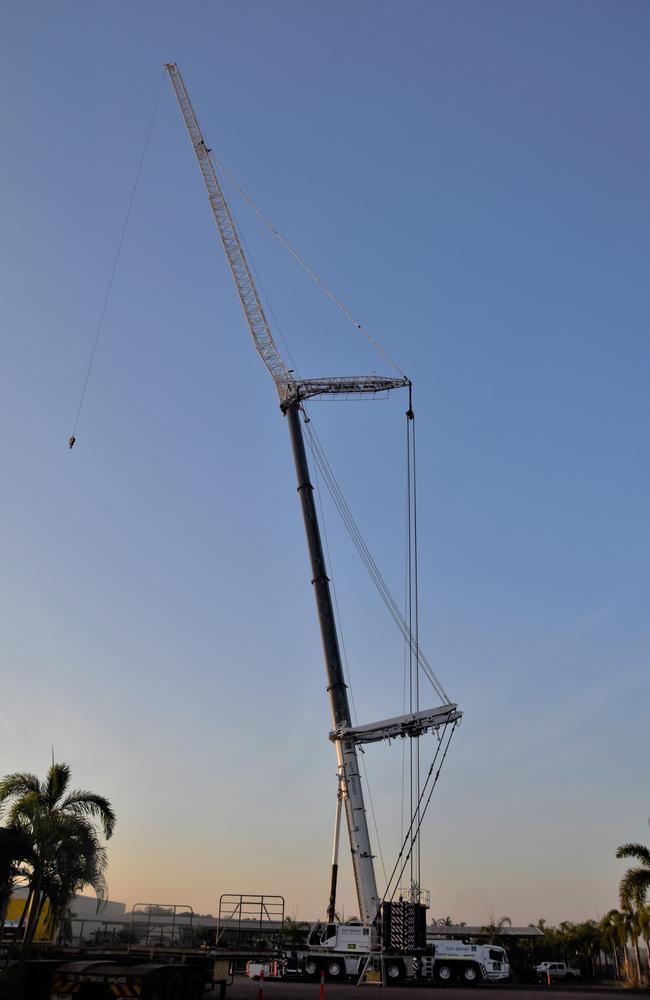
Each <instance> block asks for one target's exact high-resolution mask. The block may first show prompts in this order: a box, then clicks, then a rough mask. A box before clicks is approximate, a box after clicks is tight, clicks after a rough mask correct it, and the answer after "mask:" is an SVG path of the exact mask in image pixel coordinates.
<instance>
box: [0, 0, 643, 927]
mask: <svg viewBox="0 0 650 1000" xmlns="http://www.w3.org/2000/svg"><path fill="white" fill-rule="evenodd" d="M649 29H650V14H649V12H648V7H647V5H646V4H645V3H640V2H635V0H628V2H626V3H625V4H624V5H621V4H619V3H616V2H591V3H586V2H573V3H559V2H547V3H541V2H538V3H534V2H531V3H526V4H521V3H518V2H517V3H515V2H497V0H495V2H492V3H483V2H469V0H458V2H455V3H451V2H447V3H440V2H427V3H420V2H409V3H407V4H397V3H390V2H383V0H382V2H375V3H367V2H356V3H354V4H343V3H338V2H335V3H329V4H322V3H309V4H305V3H297V2H291V3H289V2H273V3H247V2H243V3H237V4H235V3H230V2H228V3H225V2H210V3H208V2H204V3H197V2H193V3H190V4H187V5H185V6H184V9H183V10H182V11H181V10H180V9H179V8H178V6H177V5H173V4H169V3H156V4H154V3H148V2H141V3H139V4H137V5H129V9H127V7H126V6H125V7H123V8H119V7H116V6H115V5H113V4H106V3H96V4H93V5H90V6H89V5H81V4H77V3H65V2H64V3H59V4H57V5H56V9H54V8H53V7H52V5H51V4H45V3H32V4H30V5H25V4H12V3H6V4H5V5H4V6H3V10H2V32H0V51H1V54H2V67H3V74H4V80H3V87H2V122H3V135H4V138H5V142H4V155H3V156H2V158H1V159H0V181H1V183H0V213H1V216H0V217H1V218H2V228H1V234H0V318H1V330H2V365H1V366H0V371H1V374H0V380H1V381H0V390H1V391H0V410H1V415H2V426H3V427H4V435H3V459H4V469H5V476H4V487H3V490H2V493H1V494H0V511H1V519H0V526H1V531H2V552H3V573H2V575H1V577H0V587H1V588H2V591H1V595H0V596H1V600H0V607H1V608H2V611H1V614H2V627H1V628H0V657H1V662H2V671H3V674H2V676H3V683H2V697H1V699H0V763H1V768H0V769H1V771H2V773H6V772H8V771H11V770H15V769H32V770H36V771H39V772H42V771H44V769H45V768H46V766H47V763H48V760H49V758H50V754H51V745H52V744H54V748H55V753H56V755H57V757H59V758H61V759H64V760H67V761H68V762H69V763H70V764H71V766H72V768H73V773H74V775H75V777H76V781H77V782H78V783H79V784H80V785H82V786H91V787H94V788H96V789H98V790H100V791H102V792H104V793H105V794H107V795H108V796H109V797H110V798H111V800H112V801H113V803H114V805H115V807H116V810H117V812H118V816H119V823H118V830H117V833H116V835H115V838H114V841H113V845H114V846H113V848H112V851H111V869H110V885H111V893H112V895H113V896H114V897H115V898H118V899H124V900H126V901H128V902H129V903H133V902H141V901H145V902H146V901H152V900H156V901H162V902H171V901H177V902H183V903H187V902H189V903H191V904H192V905H194V906H195V908H196V909H200V910H203V911H206V910H214V909H215V907H216V905H217V899H218V896H219V894H220V893H221V892H237V891H249V892H254V891H257V890H259V891H265V892H279V893H283V894H284V895H285V896H286V898H287V907H288V911H289V912H291V913H297V914H298V916H300V917H303V918H308V917H311V916H316V915H318V914H320V913H322V911H323V910H324V907H325V904H326V896H327V889H328V870H327V869H328V864H329V853H330V840H331V827H332V821H333V807H334V794H335V773H334V772H335V765H334V756H333V750H332V748H331V746H330V744H329V743H328V741H327V738H326V734H327V731H328V729H329V714H328V706H327V700H326V694H325V691H324V675H323V668H322V663H321V658H320V647H319V639H318V631H317V626H316V620H315V613H314V608H313V599H312V595H311V592H310V591H311V588H310V586H309V572H308V566H307V557H306V551H305V543H304V538H303V530H302V524H301V521H300V512H299V507H298V502H297V498H296V495H295V488H294V482H293V470H292V467H291V459H290V451H289V442H288V436H287V432H286V427H285V426H284V422H283V419H282V417H281V415H280V413H279V411H278V409H277V405H276V399H275V396H274V391H273V387H272V385H271V383H270V380H269V378H268V376H267V374H266V372H265V371H264V369H263V367H262V365H261V364H260V362H259V360H258V358H257V356H256V355H255V352H254V350H253V348H252V345H251V343H250V339H249V337H248V333H247V330H246V327H245V323H244V320H243V317H242V316H241V315H240V310H239V305H238V301H237V298H236V295H235V292H234V288H233V287H232V279H231V277H230V275H229V272H228V270H227V266H226V262H225V257H224V255H223V251H222V248H221V246H220V243H219V240H218V234H217V232H216V229H215V226H214V223H213V221H212V218H211V213H210V210H209V206H208V203H207V199H206V195H205V192H204V189H203V187H202V182H201V179H200V175H199V173H198V170H197V166H196V163H195V162H194V159H193V154H192V150H191V147H190V145H189V142H188V139H187V135H186V133H185V131H184V126H183V123H182V120H181V117H180V113H179V111H178V108H177V107H176V104H175V101H174V99H173V95H172V92H171V88H170V87H169V85H168V83H167V81H165V85H164V87H163V91H162V95H161V100H160V105H159V109H158V114H157V116H156V121H155V124H154V128H153V131H152V136H151V142H150V145H149V149H148V153H147V157H146V160H145V164H144V168H143V171H142V176H141V179H140V185H139V188H138V191H137V194H136V198H135V203H134V208H133V212H132V215H131V219H130V224H129V229H128V233H127V237H126V240H125V243H124V248H123V251H122V254H121V257H120V260H119V264H118V269H117V273H116V278H115V282H114V286H113V292H112V296H111V299H110V303H109V306H108V310H107V314H106V320H105V323H104V328H103V331H102V335H101V338H100V341H99V347H98V351H97V355H96V359H95V365H94V368H93V372H92V377H91V380H90V384H89V388H88V393H87V397H86V401H85V404H84V409H83V411H82V415H81V420H80V422H79V427H78V432H77V438H78V442H77V445H76V447H75V449H74V450H73V451H72V452H69V451H68V449H67V438H68V436H69V434H70V433H71V430H72V423H73V420H74V415H75V412H76V408H77V404H78V400H79V393H80V391H81V386H82V382H83V377H84V373H85V369H86V365H87V363H88V356H89V352H90V349H91V346H92V341H93V337H94V334H95V330H96V327H97V320H98V316H99V313H100V310H101V305H102V302H103V298H104V294H105V291H106V285H107V282H108V278H109V274H110V271H111V267H112V263H113V257H114V254H115V250H116V247H117V243H118V240H119V236H120V231H121V228H122V224H123V221H124V216H125V212H126V208H127V204H128V200H129V196H130V193H131V189H132V185H133V180H134V177H135V172H136V168H137V164H138V161H139V157H140V154H141V150H142V145H143V142H144V137H145V133H146V129H147V125H148V122H149V120H150V117H151V113H152V109H153V106H154V102H155V98H156V94H157V92H158V87H159V84H160V80H161V74H162V64H163V63H164V62H165V61H176V62H177V63H178V64H179V66H180V68H181V70H182V72H183V74H184V76H185V80H186V83H187V86H188V89H189V91H190V94H191V97H192V100H193V102H194V105H195V108H196V110H197V113H198V115H199V117H200V120H201V123H202V126H203V129H204V132H205V134H206V136H207V138H208V140H209V142H210V144H211V145H212V147H213V149H214V150H215V152H216V153H217V155H218V156H219V158H220V159H221V160H222V161H223V162H224V163H225V164H226V165H227V166H228V168H229V169H230V170H231V171H232V172H233V174H234V175H235V176H236V177H237V179H238V181H239V182H240V184H241V185H242V186H243V187H244V189H245V190H247V191H248V192H249V193H250V195H251V196H252V197H253V198H254V199H255V200H256V202H257V203H258V204H259V205H260V206H261V207H262V209H263V210H264V211H265V212H266V214H267V215H268V216H269V218H270V219H271V220H272V221H273V222H274V223H275V224H276V225H277V226H278V228H279V229H280V230H281V231H282V232H283V233H284V234H285V235H286V236H287V238H288V239H289V240H290V241H291V242H292V243H293V244H294V245H295V246H296V247H297V248H299V250H300V251H301V253H302V254H303V255H304V256H305V258H306V259H307V261H308V262H309V263H310V265H311V266H312V267H313V268H314V269H315V270H316V271H317V272H318V273H319V274H321V275H322V276H323V278H324V279H325V280H326V281H327V282H328V284H329V285H330V286H331V287H332V288H333V289H335V291H336V292H337V294H338V295H339V296H340V297H341V298H342V299H343V301H344V302H346V303H347V304H349V306H350V307H351V308H352V311H353V312H354V313H355V315H358V317H359V318H360V319H361V320H362V322H363V323H364V324H365V325H366V326H367V328H368V329H369V330H370V331H371V332H372V334H373V336H375V337H376V338H377V339H378V340H379V341H380V342H381V343H382V344H383V345H384V347H385V348H386V350H387V351H388V352H389V354H391V355H392V356H393V357H394V358H395V359H396V360H397V362H398V364H399V365H400V367H401V368H402V369H403V370H404V371H406V372H407V373H408V374H409V375H410V376H411V377H412V378H413V380H414V385H415V408H416V412H417V427H418V484H419V503H420V569H421V608H422V623H421V636H422V640H423V645H424V647H425V649H426V650H427V652H428V655H429V658H430V659H431V660H432V662H433V663H434V664H435V666H436V668H437V670H438V672H439V674H440V676H441V678H442V680H443V683H444V684H445V686H446V688H447V689H448V690H449V692H450V693H451V695H452V696H453V697H454V698H456V699H457V700H458V702H459V704H460V705H461V707H462V708H463V709H464V712H465V718H464V722H463V725H462V727H461V729H460V731H459V733H458V734H457V737H456V739H455V744H454V746H453V751H452V752H450V755H449V758H448V761H447V764H446V766H445V772H444V775H443V778H442V779H441V782H440V786H439V788H438V790H437V793H436V796H435V798H434V803H433V806H432V810H431V814H430V816H429V817H428V818H427V823H426V829H425V835H424V848H423V852H424V864H423V881H424V883H425V885H426V886H428V887H429V888H430V889H431V890H432V898H433V904H432V909H433V913H434V914H435V915H446V914H451V915H452V916H453V917H454V918H455V919H459V920H461V919H464V920H467V921H468V922H481V921H483V920H486V919H487V916H488V912H489V911H490V910H492V911H494V912H495V913H497V914H498V915H500V914H501V913H507V914H509V915H510V916H511V917H512V918H513V920H515V921H517V922H528V921H530V920H536V919H537V918H539V917H541V916H544V917H547V918H548V919H549V920H551V921H553V920H558V921H559V920H561V919H579V918H584V917H586V916H594V915H595V913H596V912H600V913H602V912H603V911H605V910H607V909H608V908H610V907H611V906H612V905H615V903H616V885H617V881H618V878H619V877H620V873H621V870H622V869H621V865H620V863H618V862H616V861H615V860H614V858H613V854H614V851H615V848H616V846H617V845H618V844H619V843H621V842H623V841H626V840H642V841H643V840H646V841H647V838H648V836H649V834H648V828H647V824H646V814H647V813H648V812H650V802H649V800H648V789H647V712H648V693H649V682H648V646H649V643H648V640H649V633H650V629H649V626H648V614H647V608H648V596H649V591H650V586H649V585H650V572H649V569H648V567H649V566H650V559H649V556H650V552H649V548H650V546H649V542H648V510H649V509H650V503H649V501H650V496H649V494H650V477H649V475H648V463H647V456H648V443H649V442H648V416H649V413H648V410H649V404H648V391H647V387H648V377H649V374H650V350H649V348H648V340H647V330H648V320H649V318H650V317H649V313H650V308H649V299H648V292H647V287H648V259H649V255H648V251H649V245H648V244H649V239H648V233H649V232H650V225H649V224H650V212H649V205H648V185H647V178H648V176H649V169H650V162H649V161H650V142H649V140H648V111H647V109H648V99H649V97H650V94H649V90H650V70H649V68H648V63H647V38H648V30H649ZM228 193H229V197H230V198H231V202H232V205H233V208H234V210H235V212H236V215H237V219H238V220H239V222H240V225H241V228H242V232H243V234H244V237H245V239H246V244H247V246H248V248H249V250H250V253H251V257H252V259H253V261H254V264H255V266H256V268H257V271H258V273H259V276H260V279H261V282H262V284H263V286H264V289H265V291H266V292H267V293H268V296H269V299H270V301H271V304H272V307H273V312H274V314H275V315H276V317H277V319H278V321H279V323H280V327H281V330H282V334H283V336H284V339H285V340H286V343H287V344H288V346H289V348H290V350H291V353H292V356H293V357H294V358H295V362H296V366H297V367H298V369H299V370H300V371H301V372H304V373H307V374H313V375H321V374H352V373H354V374H356V373H364V372H370V371H378V372H382V373H386V374H387V373H389V372H388V370H387V369H386V366H385V363H384V361H383V360H382V358H381V357H380V356H379V355H378V354H376V353H375V352H374V351H372V349H370V347H369V346H368V344H367V342H366V341H365V340H364V339H363V338H362V337H360V336H359V335H358V333H355V331H354V328H353V327H352V326H351V325H350V324H349V323H348V322H347V321H346V320H345V318H344V317H342V316H341V315H340V313H338V312H337V310H336V309H334V308H333V306H332V305H331V303H330V302H328V300H326V299H325V298H324V297H323V296H322V294H321V293H320V292H319V291H318V290H317V289H316V288H315V287H314V286H313V285H312V284H311V283H310V282H309V281H308V279H307V278H306V277H305V276H304V275H303V274H302V273H301V272H300V271H299V270H298V269H297V268H296V266H295V263H294V262H293V261H292V260H291V259H290V258H289V257H288V256H287V255H286V253H285V252H284V251H282V249H281V248H280V247H279V245H278V244H277V243H276V242H275V241H274V240H273V238H272V237H271V236H270V235H269V234H268V232H266V231H265V230H264V229H263V228H262V227H261V226H260V224H259V222H258V221H257V220H256V218H255V216H254V215H253V214H252V213H251V211H250V209H249V208H247V207H246V205H245V204H244V203H243V202H242V201H241V199H240V198H239V197H238V196H237V195H236V193H235V192H232V191H231V190H230V189H228ZM404 409H405V400H404V399H403V398H400V397H399V396H398V395H394V396H393V397H391V398H390V399H389V400H388V401H387V402H382V403H379V402H377V403H372V404H371V403H343V402H341V403H336V404H331V405H330V404H325V403H314V405H313V406H312V407H311V413H312V417H313V420H314V426H315V427H316V428H317V430H318V433H319V436H320V438H321V440H322V442H323V444H324V446H325V448H326V451H327V454H328V457H329V459H330V462H331V463H332V465H333V467H334V469H335V471H336V474H337V477H338V479H339V482H340V484H341V486H342V488H343V490H344V493H345V495H346V497H347V499H348V502H349V504H350V506H351V507H352V509H353V511H354V513H355V514H356V516H357V519H358V521H359V523H360V525H361V527H362V530H363V531H364V535H365V537H366V540H367V542H368V544H369V546H370V548H371V550H372V551H373V553H374V555H375V557H376V559H377V562H378V563H379V564H380V566H381V567H382V569H383V571H384V573H385V576H386V578H387V580H388V581H389V583H390V585H391V587H392V588H393V591H394V593H395V594H396V596H397V597H398V598H400V595H401V594H402V593H403V586H404V581H403V570H404V415H403V411H404ZM324 504H325V515H326V516H325V521H326V529H327V537H328V541H329V544H330V549H331V554H332V562H333V567H332V571H333V576H334V579H335V583H336V588H337V595H338V599H339V602H340V606H341V615H342V620H343V632H344V639H345V646H346V651H347V654H348V659H349V664H350V674H351V678H352V683H353V690H354V696H355V702H356V706H357V710H358V713H359V717H360V718H361V719H362V720H364V721H370V720H372V719H374V718H378V717H382V716H384V715H387V714H393V713H394V712H396V711H400V709H401V685H402V674H401V671H402V660H403V649H402V646H401V643H400V639H399V636H398V635H397V633H396V632H395V630H394V629H393V628H392V625H391V624H390V622H389V621H388V620H387V619H386V616H385V614H384V612H383V608H382V606H381V604H380V603H379V600H378V598H377V597H376V595H375V593H374V592H373V590H372V589H371V585H370V583H369V581H368V580H367V578H366V577H365V575H364V573H363V571H362V569H361V568H360V566H359V564H358V560H357V557H356V554H355V553H354V552H353V550H352V549H351V547H350V546H349V544H348V543H347V541H346V537H345V534H344V531H343V529H342V527H341V525H340V524H339V523H338V522H337V520H336V515H335V513H334V512H333V511H332V510H331V509H330V507H329V505H328V503H327V498H326V497H325V498H324ZM429 752H430V748H429V747H427V748H426V750H425V749H424V748H423V754H425V755H426V753H429ZM367 763H368V774H369V779H370V786H371V792H372V798H373V803H374V806H375V811H376V814H377V820H378V825H379V827H380V832H381V846H382V851H383V854H384V859H385V862H386V866H387V867H389V868H390V867H392V859H393V858H394V856H395V852H396V849H397V844H398V841H399V816H398V813H399V801H400V789H401V777H400V769H401V754H400V750H399V748H396V747H392V748H390V749H389V748H384V747H380V748H372V750H371V751H369V752H368V754H367ZM380 879H381V869H380ZM341 903H342V905H344V908H345V912H346V914H350V913H352V912H354V910H355V909H356V906H355V901H354V896H353V886H352V880H351V874H350V872H349V866H348V865H347V859H346V862H345V865H344V875H343V887H342V897H341Z"/></svg>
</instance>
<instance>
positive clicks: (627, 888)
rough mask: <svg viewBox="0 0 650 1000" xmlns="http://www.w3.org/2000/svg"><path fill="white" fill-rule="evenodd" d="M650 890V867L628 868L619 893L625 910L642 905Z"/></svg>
mask: <svg viewBox="0 0 650 1000" xmlns="http://www.w3.org/2000/svg"><path fill="white" fill-rule="evenodd" d="M648 890H650V868H641V867H639V868H628V870H627V871H626V872H625V875H624V876H623V878H622V879H621V882H620V885H619V889H618V893H619V896H620V899H621V906H622V908H623V909H624V910H632V908H633V907H641V906H643V905H644V903H645V898H646V895H647V894H648Z"/></svg>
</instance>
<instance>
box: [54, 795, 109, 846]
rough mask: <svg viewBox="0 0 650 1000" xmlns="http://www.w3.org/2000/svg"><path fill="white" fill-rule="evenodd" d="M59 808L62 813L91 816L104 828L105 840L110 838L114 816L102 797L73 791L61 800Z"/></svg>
mask: <svg viewBox="0 0 650 1000" xmlns="http://www.w3.org/2000/svg"><path fill="white" fill-rule="evenodd" d="M59 808H60V809H61V811H62V812H70V813H75V814H77V815H80V816H84V815H85V816H92V817H93V819H98V820H99V821H100V822H101V824H102V826H103V828H104V836H105V837H106V839H107V840H108V839H109V838H110V837H111V836H112V834H113V830H114V829H115V820H116V816H115V812H114V811H113V807H112V806H111V804H110V802H109V801H108V799H107V798H104V796H103V795H97V794H95V792H87V791H82V790H81V789H75V790H74V791H73V792H71V793H70V795H68V796H67V797H66V798H65V799H64V800H63V802H62V803H61V804H60V806H59Z"/></svg>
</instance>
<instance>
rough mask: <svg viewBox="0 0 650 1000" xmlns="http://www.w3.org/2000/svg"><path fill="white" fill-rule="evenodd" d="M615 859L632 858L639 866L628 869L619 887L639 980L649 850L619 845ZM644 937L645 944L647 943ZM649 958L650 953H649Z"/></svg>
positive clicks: (648, 887)
mask: <svg viewBox="0 0 650 1000" xmlns="http://www.w3.org/2000/svg"><path fill="white" fill-rule="evenodd" d="M616 857H617V858H634V859H635V860H636V861H639V862H640V864H638V865H635V866H634V867H633V868H628V869H627V871H626V872H625V874H624V875H623V878H622V879H621V882H620V885H619V890H618V891H619V896H620V900H621V909H622V910H624V911H626V914H628V920H627V925H628V929H629V933H630V935H631V937H632V940H633V944H634V951H635V955H636V967H637V974H638V977H639V980H640V979H641V959H640V957H639V934H641V933H644V920H643V917H642V915H641V914H642V911H643V910H644V908H645V901H646V896H647V894H648V890H650V849H648V848H647V847H645V846H644V845H643V844H621V846H620V847H619V848H617V851H616ZM647 940H648V939H647V937H646V943H647ZM649 957H650V951H649Z"/></svg>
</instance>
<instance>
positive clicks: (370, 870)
mask: <svg viewBox="0 0 650 1000" xmlns="http://www.w3.org/2000/svg"><path fill="white" fill-rule="evenodd" d="M166 69H167V71H168V73H169V76H170V79H171V82H172V85H173V87H174V90H175V92H176V96H177V99H178V103H179V106H180V109H181V112H182V114H183V118H184V119H185V124H186V125H187V129H188V132H189V135H190V139H191V140H192V145H193V147H194V152H195V154H196V157H197V160H198V163H199V167H200V168H201V173H202V175H203V179H204V181H205V186H206V188H207V192H208V198H209V200H210V205H211V206H212V211H213V214H214V217H215V221H216V223H217V226H218V229H219V233H220V234H221V239H222V242H223V245H224V249H225V251H226V256H227V258H228V263H229V264H230V269H231V271H232V275H233V278H234V281H235V285H236V287H237V292H238V293H239V298H240V300H241V303H242V307H243V310H244V314H245V316H246V321H247V323H248V327H249V329H250V332H251V335H252V337H253V341H254V343H255V346H256V348H257V350H258V352H259V354H260V356H261V357H262V360H263V361H264V364H265V365H266V367H267V368H268V370H269V372H270V374H271V376H272V378H273V380H274V382H275V385H276V389H277V391H278V395H279V397H280V405H281V408H282V411H283V413H284V414H285V416H286V417H287V423H288V425H289V433H290V437H291V446H292V451H293V457H294V463H295V467H296V476H297V483H298V493H299V495H300V503H301V507H302V513H303V519H304V523H305V532H306V535H307V544H308V548H309V557H310V562H311V570H312V584H313V587H314V595H315V598H316V607H317V611H318V620H319V624H320V631H321V639H322V644H323V653H324V657H325V668H326V673H327V688H328V692H329V698H330V704H331V709H332V719H333V723H334V730H337V731H338V730H341V729H343V730H348V729H350V728H351V725H352V719H351V714H350V706H349V702H348V694H347V686H346V684H345V679H344V675H343V665H342V661H341V653H340V648H339V641H338V635H337V630H336V621H335V618H334V609H333V606H332V597H331V593H330V585H329V579H328V576H327V568H326V564H325V556H324V553H323V546H322V542H321V535H320V528H319V524H318V517H317V512H316V505H315V503H314V496H313V492H314V490H313V486H312V483H311V480H310V474H309V464H308V462H307V455H306V451H305V442H304V437H303V433H302V427H301V420H300V410H301V405H302V400H303V399H305V398H307V397H308V396H313V395H317V394H318V395H320V394H322V393H324V392H333V393H336V392H341V393H350V392H377V391H381V390H384V389H386V388H393V387H395V386H402V385H406V384H408V381H407V380H406V379H381V378H377V377H375V376H371V377H369V378H364V377H362V378H350V379H347V378H335V379H313V380H306V381H298V380H295V379H294V378H292V373H290V372H289V371H288V369H287V368H286V366H285V364H284V362H283V361H282V358H281V357H280V355H279V352H278V350H277V347H276V345H275V342H274V340H273V336H272V334H271V331H270V328H269V324H268V322H267V319H266V316H265V313H264V309H263V307H262V304H261V302H260V298H259V295H258V293H257V290H256V288H255V283H254V281H253V278H252V275H251V271H250V267H249V265H248V261H247V260H246V256H245V254H244V250H243V247H242V244H241V241H240V239H239V236H238V233H237V229H236V227H235V223H234V221H233V217H232V213H231V212H230V209H229V207H228V203H227V201H226V199H225V197H224V194H223V191H222V188H221V185H220V183H219V179H218V176H217V173H216V170H215V168H214V165H213V163H212V159H211V157H210V150H209V148H208V146H207V145H206V142H205V140H204V138H203V135H202V133H201V129H200V126H199V123H198V120H197V118H196V115H195V113H194V110H193V108H192V104H191V102H190V99H189V96H188V93H187V90H186V88H185V85H184V83H183V80H182V77H181V74H180V72H179V70H178V68H177V66H176V65H175V64H173V63H172V64H167V65H166ZM333 742H334V744H335V747H336V756H337V762H338V772H339V781H340V788H341V795H342V799H343V804H344V808H345V814H346V818H347V827H348V834H349V838H350V849H351V852H352V865H353V869H354V876H355V882H356V890H357V897H358V901H359V908H360V911H361V912H360V916H361V919H362V920H363V922H364V923H372V922H373V921H374V920H375V918H376V917H377V914H378V912H379V906H380V899H379V896H378V894H377V882H376V878H375V869H374V863H373V856H372V851H371V847H370V835H369V832H368V821H367V816H366V808H365V803H364V798H363V789H362V786H361V777H360V774H359V763H358V759H357V748H356V743H355V739H354V737H353V736H352V735H345V736H342V737H340V738H335V739H334V741H333Z"/></svg>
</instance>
